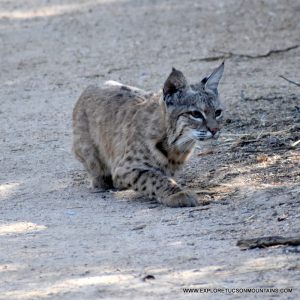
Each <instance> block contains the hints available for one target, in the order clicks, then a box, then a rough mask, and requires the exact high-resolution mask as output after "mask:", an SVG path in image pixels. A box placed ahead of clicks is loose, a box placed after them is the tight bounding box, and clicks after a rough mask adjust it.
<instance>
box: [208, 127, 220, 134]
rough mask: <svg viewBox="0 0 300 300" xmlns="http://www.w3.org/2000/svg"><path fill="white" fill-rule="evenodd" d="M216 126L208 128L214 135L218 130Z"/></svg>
mask: <svg viewBox="0 0 300 300" xmlns="http://www.w3.org/2000/svg"><path fill="white" fill-rule="evenodd" d="M218 130H219V129H218V128H210V129H209V131H210V132H211V133H212V135H213V136H214V135H215V134H216V133H217V132H218Z"/></svg>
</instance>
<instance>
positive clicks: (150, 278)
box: [142, 275, 155, 281]
mask: <svg viewBox="0 0 300 300" xmlns="http://www.w3.org/2000/svg"><path fill="white" fill-rule="evenodd" d="M154 279H155V277H154V275H146V276H144V277H143V279H142V280H143V281H147V280H154Z"/></svg>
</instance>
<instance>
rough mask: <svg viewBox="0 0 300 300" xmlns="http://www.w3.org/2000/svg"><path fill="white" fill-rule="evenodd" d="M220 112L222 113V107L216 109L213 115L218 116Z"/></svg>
mask: <svg viewBox="0 0 300 300" xmlns="http://www.w3.org/2000/svg"><path fill="white" fill-rule="evenodd" d="M221 114H222V109H217V110H216V111H215V116H216V118H218V117H220V116H221Z"/></svg>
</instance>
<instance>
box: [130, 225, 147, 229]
mask: <svg viewBox="0 0 300 300" xmlns="http://www.w3.org/2000/svg"><path fill="white" fill-rule="evenodd" d="M146 226H147V225H146V224H141V225H138V226H136V227H133V228H132V229H131V230H141V229H144V228H145V227H146Z"/></svg>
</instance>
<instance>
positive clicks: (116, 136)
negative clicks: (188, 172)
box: [73, 62, 224, 207]
mask: <svg viewBox="0 0 300 300" xmlns="http://www.w3.org/2000/svg"><path fill="white" fill-rule="evenodd" d="M223 71H224V62H223V63H222V64H221V65H220V66H219V67H218V68H217V69H215V70H214V71H213V73H212V74H211V75H210V76H209V77H205V78H204V79H203V80H202V81H201V82H199V83H197V84H192V85H190V84H188V82H187V80H186V78H185V76H184V75H183V74H182V72H181V71H179V70H176V69H175V68H173V69H172V72H171V74H170V75H169V77H168V78H167V80H166V81H165V83H164V86H163V90H162V92H161V93H158V94H154V93H150V92H146V91H143V90H140V89H137V88H133V87H130V86H126V85H122V84H119V83H117V82H111V81H110V82H108V83H107V84H105V85H104V86H103V87H101V88H99V87H95V86H90V87H88V88H87V89H86V90H85V91H84V92H83V93H82V94H81V96H80V98H79V100H78V102H77V103H76V105H75V108H74V111H73V134H74V136H73V151H74V153H75V156H76V157H77V159H78V160H79V161H80V162H82V163H83V165H84V167H85V169H86V170H87V172H88V174H89V176H90V179H91V184H92V187H93V188H97V189H100V190H105V189H109V188H113V187H114V188H118V189H134V190H136V191H138V192H140V193H142V194H143V195H145V196H148V197H151V198H156V199H157V201H158V202H160V203H162V204H164V205H167V206H170V207H180V206H196V205H199V204H200V203H199V202H198V199H197V196H196V195H195V194H193V193H192V192H189V191H186V190H183V189H182V188H181V187H180V186H179V185H178V184H177V183H176V181H175V180H174V179H172V176H174V173H175V172H176V171H177V170H178V169H180V168H181V167H182V165H183V164H184V163H185V162H186V160H187V159H188V158H189V156H190V155H191V153H192V151H193V148H194V146H195V143H196V142H197V141H203V140H206V139H210V138H217V137H218V135H219V129H220V123H221V119H222V109H221V104H220V101H219V96H218V90H217V88H218V84H219V81H220V79H221V77H222V75H223Z"/></svg>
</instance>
